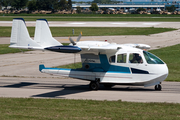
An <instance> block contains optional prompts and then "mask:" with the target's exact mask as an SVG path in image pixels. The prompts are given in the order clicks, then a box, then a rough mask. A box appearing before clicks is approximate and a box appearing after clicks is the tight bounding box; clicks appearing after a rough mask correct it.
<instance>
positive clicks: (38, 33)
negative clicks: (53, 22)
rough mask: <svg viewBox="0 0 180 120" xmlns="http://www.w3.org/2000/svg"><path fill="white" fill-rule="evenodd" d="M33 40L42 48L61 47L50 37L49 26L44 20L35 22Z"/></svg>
mask: <svg viewBox="0 0 180 120" xmlns="http://www.w3.org/2000/svg"><path fill="white" fill-rule="evenodd" d="M34 40H35V41H36V42H37V43H38V44H40V45H41V46H43V47H49V46H58V45H62V44H61V43H60V42H58V41H57V40H56V39H54V38H53V37H52V34H51V31H50V29H49V25H48V22H47V20H46V19H38V20H36V29H35V35H34Z"/></svg>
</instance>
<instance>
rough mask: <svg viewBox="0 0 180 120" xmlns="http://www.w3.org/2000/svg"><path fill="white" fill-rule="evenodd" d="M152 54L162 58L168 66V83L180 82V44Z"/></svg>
mask: <svg viewBox="0 0 180 120" xmlns="http://www.w3.org/2000/svg"><path fill="white" fill-rule="evenodd" d="M150 52H151V53H153V54H155V55H157V56H158V57H160V58H161V59H162V60H163V61H164V62H165V63H166V64H167V66H168V68H169V75H168V77H167V79H166V81H177V82H180V67H179V65H180V59H179V58H180V54H179V53H180V44H178V45H174V46H169V47H165V48H161V49H157V50H151V51H150Z"/></svg>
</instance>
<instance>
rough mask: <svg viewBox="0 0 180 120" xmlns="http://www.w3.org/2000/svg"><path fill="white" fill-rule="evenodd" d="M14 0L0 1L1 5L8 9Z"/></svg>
mask: <svg viewBox="0 0 180 120" xmlns="http://www.w3.org/2000/svg"><path fill="white" fill-rule="evenodd" d="M11 3H12V0H0V4H1V6H4V7H5V8H7V6H8V5H11Z"/></svg>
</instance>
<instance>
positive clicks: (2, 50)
mask: <svg viewBox="0 0 180 120" xmlns="http://www.w3.org/2000/svg"><path fill="white" fill-rule="evenodd" d="M25 51H29V50H24V49H16V48H9V44H0V54H8V53H18V52H25Z"/></svg>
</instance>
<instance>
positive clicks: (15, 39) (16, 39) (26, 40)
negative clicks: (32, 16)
mask: <svg viewBox="0 0 180 120" xmlns="http://www.w3.org/2000/svg"><path fill="white" fill-rule="evenodd" d="M9 47H14V48H29V47H40V45H38V44H37V43H36V41H34V40H32V39H31V38H30V36H29V32H28V30H27V27H26V24H25V21H24V19H23V18H15V19H13V23H12V30H11V40H10V46H9Z"/></svg>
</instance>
